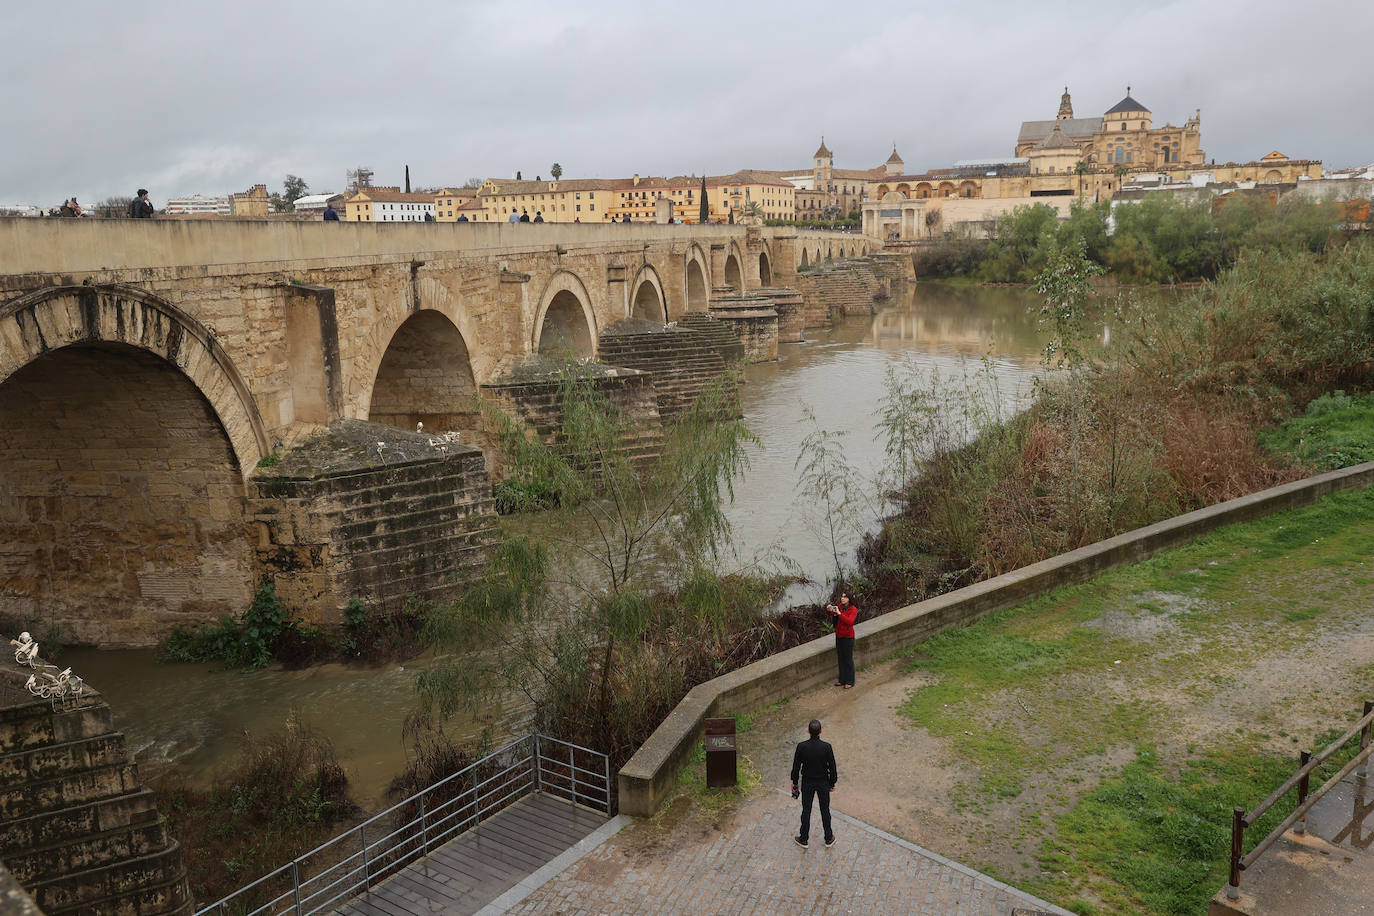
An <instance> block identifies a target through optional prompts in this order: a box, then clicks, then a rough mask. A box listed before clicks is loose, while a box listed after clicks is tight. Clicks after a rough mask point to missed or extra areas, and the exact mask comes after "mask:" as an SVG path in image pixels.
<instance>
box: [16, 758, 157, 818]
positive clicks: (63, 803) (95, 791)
mask: <svg viewBox="0 0 1374 916" xmlns="http://www.w3.org/2000/svg"><path fill="white" fill-rule="evenodd" d="M137 788H139V784H138V770H137V768H136V767H135V766H134V765H133V764H132V763H129V762H127V760H126V761H123V762H120V763H114V764H108V765H106V766H99V767H91V768H90V769H88V770H83V771H81V772H79V773H69V774H66V775H63V776H58V777H56V778H54V779H44V780H38V781H35V782H28V783H20V784H18V785H12V786H6V787H4V788H0V817H3V818H4V819H6V820H8V819H9V818H12V817H28V816H30V815H33V814H42V813H43V812H45V811H56V810H58V809H61V808H64V807H67V806H68V805H81V804H85V803H86V802H89V801H95V800H97V799H101V798H108V797H110V796H113V795H122V794H124V793H125V792H132V791H134V790H136V789H137Z"/></svg>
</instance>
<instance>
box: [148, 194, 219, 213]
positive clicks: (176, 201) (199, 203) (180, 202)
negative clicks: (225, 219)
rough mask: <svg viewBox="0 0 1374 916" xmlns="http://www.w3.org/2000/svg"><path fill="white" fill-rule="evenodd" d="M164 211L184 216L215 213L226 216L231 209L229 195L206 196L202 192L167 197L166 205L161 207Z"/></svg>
mask: <svg viewBox="0 0 1374 916" xmlns="http://www.w3.org/2000/svg"><path fill="white" fill-rule="evenodd" d="M162 209H163V212H164V213H169V214H181V215H186V216H202V215H205V214H215V215H216V216H228V215H229V214H230V213H231V212H232V209H231V207H230V203H229V197H228V196H227V195H226V196H224V197H208V196H206V195H204V194H191V195H188V196H186V197H169V198H168V199H167V205H166V206H165V207H163V208H162Z"/></svg>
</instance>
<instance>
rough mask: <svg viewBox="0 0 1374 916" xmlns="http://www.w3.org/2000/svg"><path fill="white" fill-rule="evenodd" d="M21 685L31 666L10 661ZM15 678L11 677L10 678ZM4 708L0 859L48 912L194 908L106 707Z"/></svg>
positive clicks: (174, 853)
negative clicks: (21, 665) (26, 667)
mask: <svg viewBox="0 0 1374 916" xmlns="http://www.w3.org/2000/svg"><path fill="white" fill-rule="evenodd" d="M5 669H6V670H4V671H3V672H0V675H3V677H4V678H5V680H6V681H7V682H14V683H18V681H16V680H15V679H22V678H23V677H24V676H25V675H24V674H23V673H22V672H23V671H24V670H25V669H21V668H19V666H17V665H15V664H13V663H12V662H9V661H8V660H6V663H5ZM6 686H9V683H7V684H6ZM5 696H6V699H8V700H9V701H10V703H12V704H13V705H9V704H7V705H6V706H5V707H3V708H0V821H3V823H2V824H0V860H3V861H4V863H5V865H6V867H7V868H8V869H9V871H10V872H11V873H12V874H13V876H14V878H15V880H16V881H18V882H19V883H20V884H21V885H22V886H23V887H24V888H25V890H27V891H28V892H29V893H30V894H31V895H32V897H33V899H34V902H35V903H37V904H38V906H39V908H40V909H41V910H42V911H43V912H44V913H46V914H48V916H97V914H106V913H120V914H129V916H163V914H167V916H182V914H189V913H190V912H191V910H192V905H191V901H190V894H189V891H188V888H187V882H186V868H185V865H184V864H183V862H182V856H181V847H180V846H179V845H178V843H177V841H176V840H175V839H174V838H173V837H171V836H170V835H169V834H168V831H167V825H166V823H165V822H164V821H163V819H162V816H161V815H160V814H159V813H158V810H157V806H156V805H155V803H154V800H153V794H152V792H150V791H149V790H148V789H145V788H143V787H142V786H141V785H140V784H139V781H138V771H137V768H136V767H135V765H134V763H133V762H132V761H131V760H130V759H129V755H128V752H127V750H126V748H125V745H124V735H123V734H122V733H120V732H117V731H115V730H114V726H113V723H112V720H111V716H110V708H109V706H107V705H106V704H105V701H104V700H103V699H101V698H100V696H99V694H97V693H96V692H95V691H93V690H90V689H89V688H87V691H86V694H85V695H84V696H83V697H82V698H81V699H80V700H78V701H74V702H73V703H72V705H71V706H70V708H57V709H54V707H53V705H52V703H51V702H50V701H48V700H38V699H36V698H30V699H31V700H32V701H31V702H24V701H18V702H15V701H16V700H17V696H16V694H15V692H13V691H9V690H7V691H5Z"/></svg>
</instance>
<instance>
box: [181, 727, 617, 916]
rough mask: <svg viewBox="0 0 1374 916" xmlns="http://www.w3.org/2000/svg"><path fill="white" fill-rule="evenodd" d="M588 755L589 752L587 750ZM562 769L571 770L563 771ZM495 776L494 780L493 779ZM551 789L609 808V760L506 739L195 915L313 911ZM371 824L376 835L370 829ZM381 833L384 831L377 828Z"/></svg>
mask: <svg viewBox="0 0 1374 916" xmlns="http://www.w3.org/2000/svg"><path fill="white" fill-rule="evenodd" d="M546 743H547V744H548V748H547V749H548V750H549V751H554V752H559V751H562V750H563V749H566V751H567V757H566V758H565V759H557V758H554V757H551V756H548V754H546V753H545V750H546V748H545V744H546ZM579 752H580V753H581V754H584V755H590V757H592V758H593V759H599V760H600V762H601V772H599V773H598V772H597V771H596V770H592V769H587V768H586V767H583V766H580V765H579V764H578V762H577V759H578V758H577V755H578V753H579ZM582 759H583V760H585V759H586V757H585V756H584V757H583V758H582ZM493 761H500V764H501V765H500V768H499V769H498V770H496V771H495V772H493V773H490V774H487V775H485V776H484V775H483V773H482V770H483V769H484V768H486V767H488V766H490V765H491V763H492V762H493ZM560 768H563V769H565V770H566V772H560V771H559V769H560ZM469 774H471V775H472V779H471V785H466V786H464V787H463V788H461V789H460V790H458V791H456V792H455V794H454V795H453V797H451V798H447V799H445V800H444V801H442V802H440V803H438V804H437V805H435V806H434V807H433V808H430V807H427V806H426V804H425V803H426V800H427V799H429V798H431V797H432V796H434V795H435V794H437V793H439V792H445V791H449V790H451V788H452V787H453V785H454V783H455V781H459V780H463V778H464V777H466V776H468V775H469ZM493 783H495V785H493ZM532 791H533V792H539V791H548V792H550V793H552V794H554V795H558V796H561V797H563V798H567V799H569V800H570V801H571V802H572V803H573V804H580V803H583V802H585V803H586V804H587V805H588V806H589V807H593V808H597V809H599V810H602V811H605V812H607V813H609V811H610V799H611V793H610V759H609V758H608V757H607V756H606V755H605V754H601V753H599V752H597V751H593V750H591V749H590V748H586V747H582V746H581V745H577V744H573V743H571V742H568V741H563V740H561V739H558V738H550V737H548V736H546V735H540V734H537V733H532V734H529V735H525V736H523V737H521V738H517V739H516V740H514V741H511V742H509V743H508V744H505V745H503V746H502V747H500V748H498V749H497V750H495V751H492V752H491V753H489V754H487V755H486V756H484V757H483V758H482V759H481V760H477V761H475V762H473V763H471V764H468V765H467V766H465V767H463V768H462V769H460V770H457V771H456V772H454V773H451V774H449V775H448V776H446V777H444V778H443V779H441V780H439V781H438V782H436V783H434V784H433V785H431V786H428V787H426V788H424V789H421V790H420V791H419V792H416V793H414V794H412V795H410V796H409V797H407V798H405V799H403V800H402V801H399V802H397V803H396V804H394V805H392V806H391V807H389V808H387V809H386V810H384V811H382V812H380V813H378V814H374V815H373V816H372V817H369V818H368V819H367V820H365V821H363V822H362V823H360V824H357V825H355V826H353V827H351V828H350V829H348V830H346V831H344V832H343V833H340V834H339V835H337V836H335V837H331V838H330V839H328V840H326V841H325V842H323V843H321V844H319V845H318V846H316V847H315V848H314V849H312V850H310V851H309V852H307V853H305V854H304V855H301V856H298V857H297V858H295V859H292V860H291V861H290V862H289V863H287V864H286V865H283V866H281V867H280V868H277V869H274V870H273V871H270V872H268V873H267V874H265V875H263V876H262V877H260V878H258V879H257V880H256V881H253V882H251V883H249V884H246V885H244V886H243V887H241V888H239V889H238V890H236V891H234V892H233V893H231V894H229V895H227V896H225V897H223V898H221V899H219V900H217V901H215V902H214V903H212V904H209V905H208V906H205V907H202V908H200V909H198V910H196V911H195V914H196V916H206V914H211V913H214V914H218V916H226V914H229V913H231V912H233V913H235V914H238V913H243V914H245V916H258V914H271V916H283V914H287V913H292V914H295V916H309V914H313V913H319V912H322V911H324V910H327V909H330V908H332V907H333V906H335V905H336V904H337V902H338V901H340V900H342V899H345V898H347V897H350V896H353V895H355V894H357V893H359V892H360V891H364V890H367V889H370V888H371V887H372V885H373V882H374V881H375V880H376V879H378V878H382V877H385V876H387V875H390V874H391V873H393V872H395V871H397V870H399V869H400V868H401V867H403V866H404V865H405V864H406V863H407V862H409V861H411V860H413V859H415V858H418V857H419V856H420V855H423V854H426V853H428V852H429V851H430V850H431V849H434V848H436V847H437V846H438V845H441V844H442V843H445V842H447V841H448V840H449V839H450V838H451V837H454V836H456V835H458V834H460V833H462V832H463V831H464V830H468V829H471V828H472V827H473V826H476V825H478V824H480V823H481V821H482V819H483V818H484V817H485V816H487V815H488V814H489V813H490V812H493V811H497V810H500V809H501V808H503V807H505V806H506V805H507V804H509V803H510V802H513V801H514V800H516V799H518V798H520V797H522V796H524V795H526V794H528V793H530V792H532ZM412 805H416V806H418V810H419V813H418V814H414V813H410V814H408V816H407V817H406V819H405V820H404V821H403V822H402V823H400V824H399V825H395V824H392V823H391V821H392V820H394V817H395V816H396V815H398V814H401V813H405V812H406V811H407V810H408V806H412ZM369 828H372V830H373V835H372V836H371V837H369V836H368V830H369ZM379 829H380V830H381V831H382V833H381V835H380V836H378V833H377V831H378V830H379ZM352 840H357V841H358V846H356V847H354V849H353V851H347V852H345V851H344V849H343V844H345V843H348V842H350V841H352ZM329 853H337V854H339V855H340V858H338V859H337V860H333V861H328V862H326V863H324V864H322V865H321V864H319V863H318V862H315V863H312V860H316V859H323V858H325V857H326V855H327V854H329ZM288 875H289V887H286V888H285V889H284V890H283V891H282V892H281V893H278V894H276V895H275V896H272V897H271V899H269V900H267V901H266V902H264V903H261V904H259V905H258V906H256V907H253V908H249V905H248V904H246V902H245V901H246V899H251V898H248V897H247V895H249V894H252V893H254V892H255V891H257V892H261V891H262V890H264V889H265V886H270V882H273V881H277V882H281V883H282V884H283V886H285V885H286V879H287V877H288Z"/></svg>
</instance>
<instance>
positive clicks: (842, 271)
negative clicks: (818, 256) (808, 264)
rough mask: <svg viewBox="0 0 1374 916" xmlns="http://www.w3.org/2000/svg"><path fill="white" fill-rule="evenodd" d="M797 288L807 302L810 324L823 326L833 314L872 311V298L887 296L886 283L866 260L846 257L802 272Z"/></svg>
mask: <svg viewBox="0 0 1374 916" xmlns="http://www.w3.org/2000/svg"><path fill="white" fill-rule="evenodd" d="M796 284H797V289H798V290H800V291H801V294H802V299H803V301H804V302H805V316H806V317H805V322H806V326H807V327H808V328H814V327H824V326H825V325H826V324H829V322H830V319H831V318H832V317H843V316H848V315H871V314H873V301H874V299H876V298H878V297H879V296H880V295H881V296H882V297H883V298H886V295H887V289H888V287H887V283H886V281H885V280H880V279H879V277H878V275H877V273H876V271H875V270H874V267H873V264H872V262H870V261H867V260H860V259H846V260H843V261H833V262H829V263H826V264H823V265H821V266H820V267H817V268H815V269H813V270H807V271H803V272H799V273H798V274H797V279H796Z"/></svg>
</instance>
